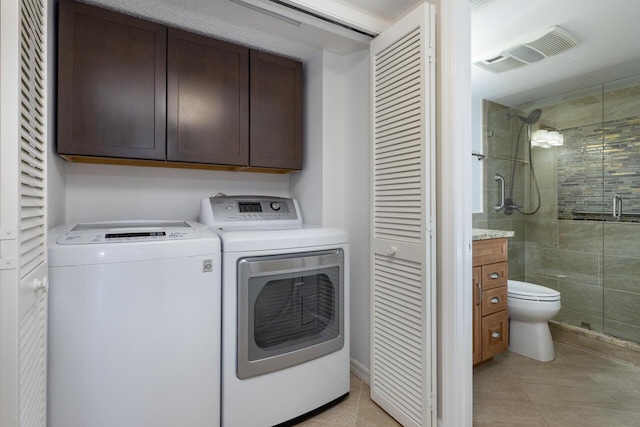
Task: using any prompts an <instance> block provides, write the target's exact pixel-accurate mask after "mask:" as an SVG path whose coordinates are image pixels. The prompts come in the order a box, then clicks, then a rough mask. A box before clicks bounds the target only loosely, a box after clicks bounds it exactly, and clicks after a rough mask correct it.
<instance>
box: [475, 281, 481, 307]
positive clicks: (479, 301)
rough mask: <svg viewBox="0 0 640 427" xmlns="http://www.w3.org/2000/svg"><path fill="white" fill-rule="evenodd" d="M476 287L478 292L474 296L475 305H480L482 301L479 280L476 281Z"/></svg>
mask: <svg viewBox="0 0 640 427" xmlns="http://www.w3.org/2000/svg"><path fill="white" fill-rule="evenodd" d="M476 287H477V288H478V294H477V297H476V305H480V303H481V302H482V287H481V286H480V282H476Z"/></svg>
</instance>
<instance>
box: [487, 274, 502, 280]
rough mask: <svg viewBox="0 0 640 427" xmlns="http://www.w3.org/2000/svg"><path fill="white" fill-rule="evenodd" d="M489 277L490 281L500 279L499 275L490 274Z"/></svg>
mask: <svg viewBox="0 0 640 427" xmlns="http://www.w3.org/2000/svg"><path fill="white" fill-rule="evenodd" d="M489 277H490V278H492V279H499V278H500V275H499V274H498V273H491V274H490V275H489Z"/></svg>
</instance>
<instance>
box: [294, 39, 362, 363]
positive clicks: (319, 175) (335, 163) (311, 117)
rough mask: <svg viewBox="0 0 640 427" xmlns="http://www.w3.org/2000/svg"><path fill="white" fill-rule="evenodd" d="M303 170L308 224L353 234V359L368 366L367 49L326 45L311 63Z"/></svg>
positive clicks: (297, 185)
mask: <svg viewBox="0 0 640 427" xmlns="http://www.w3.org/2000/svg"><path fill="white" fill-rule="evenodd" d="M305 79H306V82H305V98H306V101H305V161H304V170H303V171H302V172H301V173H300V174H292V176H291V196H292V197H295V198H296V199H298V201H299V202H300V206H301V209H302V210H303V212H302V213H303V217H304V219H305V222H306V223H309V224H311V223H315V224H322V225H323V226H325V227H331V226H336V227H342V228H344V229H345V230H346V231H347V232H348V233H349V237H350V241H351V277H350V283H351V295H350V296H351V358H352V361H355V362H356V363H357V364H358V365H359V366H360V367H361V368H363V370H364V372H363V374H364V375H368V372H367V371H368V369H369V366H370V365H369V351H370V350H369V345H370V343H369V308H370V307H369V292H370V284H369V222H370V214H369V207H370V189H369V174H370V165H369V159H370V154H369V151H370V148H369V144H370V141H369V127H370V122H369V115H370V109H371V107H370V105H369V91H370V87H369V85H370V83H369V51H368V50H365V51H362V52H358V53H354V54H350V55H345V56H339V55H335V54H332V53H329V52H322V53H321V54H319V55H317V56H316V57H315V58H313V60H312V61H310V62H309V63H308V64H306V65H305Z"/></svg>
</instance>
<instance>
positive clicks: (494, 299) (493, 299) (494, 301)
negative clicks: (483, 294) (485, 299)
mask: <svg viewBox="0 0 640 427" xmlns="http://www.w3.org/2000/svg"><path fill="white" fill-rule="evenodd" d="M499 302H500V298H498V297H493V298H491V304H497V303H499Z"/></svg>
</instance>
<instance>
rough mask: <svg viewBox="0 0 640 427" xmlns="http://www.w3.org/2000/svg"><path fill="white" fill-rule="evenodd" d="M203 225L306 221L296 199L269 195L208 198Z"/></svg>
mask: <svg viewBox="0 0 640 427" xmlns="http://www.w3.org/2000/svg"><path fill="white" fill-rule="evenodd" d="M200 208H201V209H200V222H202V223H204V224H207V225H217V224H220V223H226V224H229V223H245V222H257V223H262V222H273V221H294V222H296V223H297V222H300V223H301V222H302V218H301V215H300V212H299V208H298V204H297V203H296V202H295V200H294V199H289V198H284V197H267V196H219V197H209V198H208V199H204V200H203V201H202V203H201V206H200Z"/></svg>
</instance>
